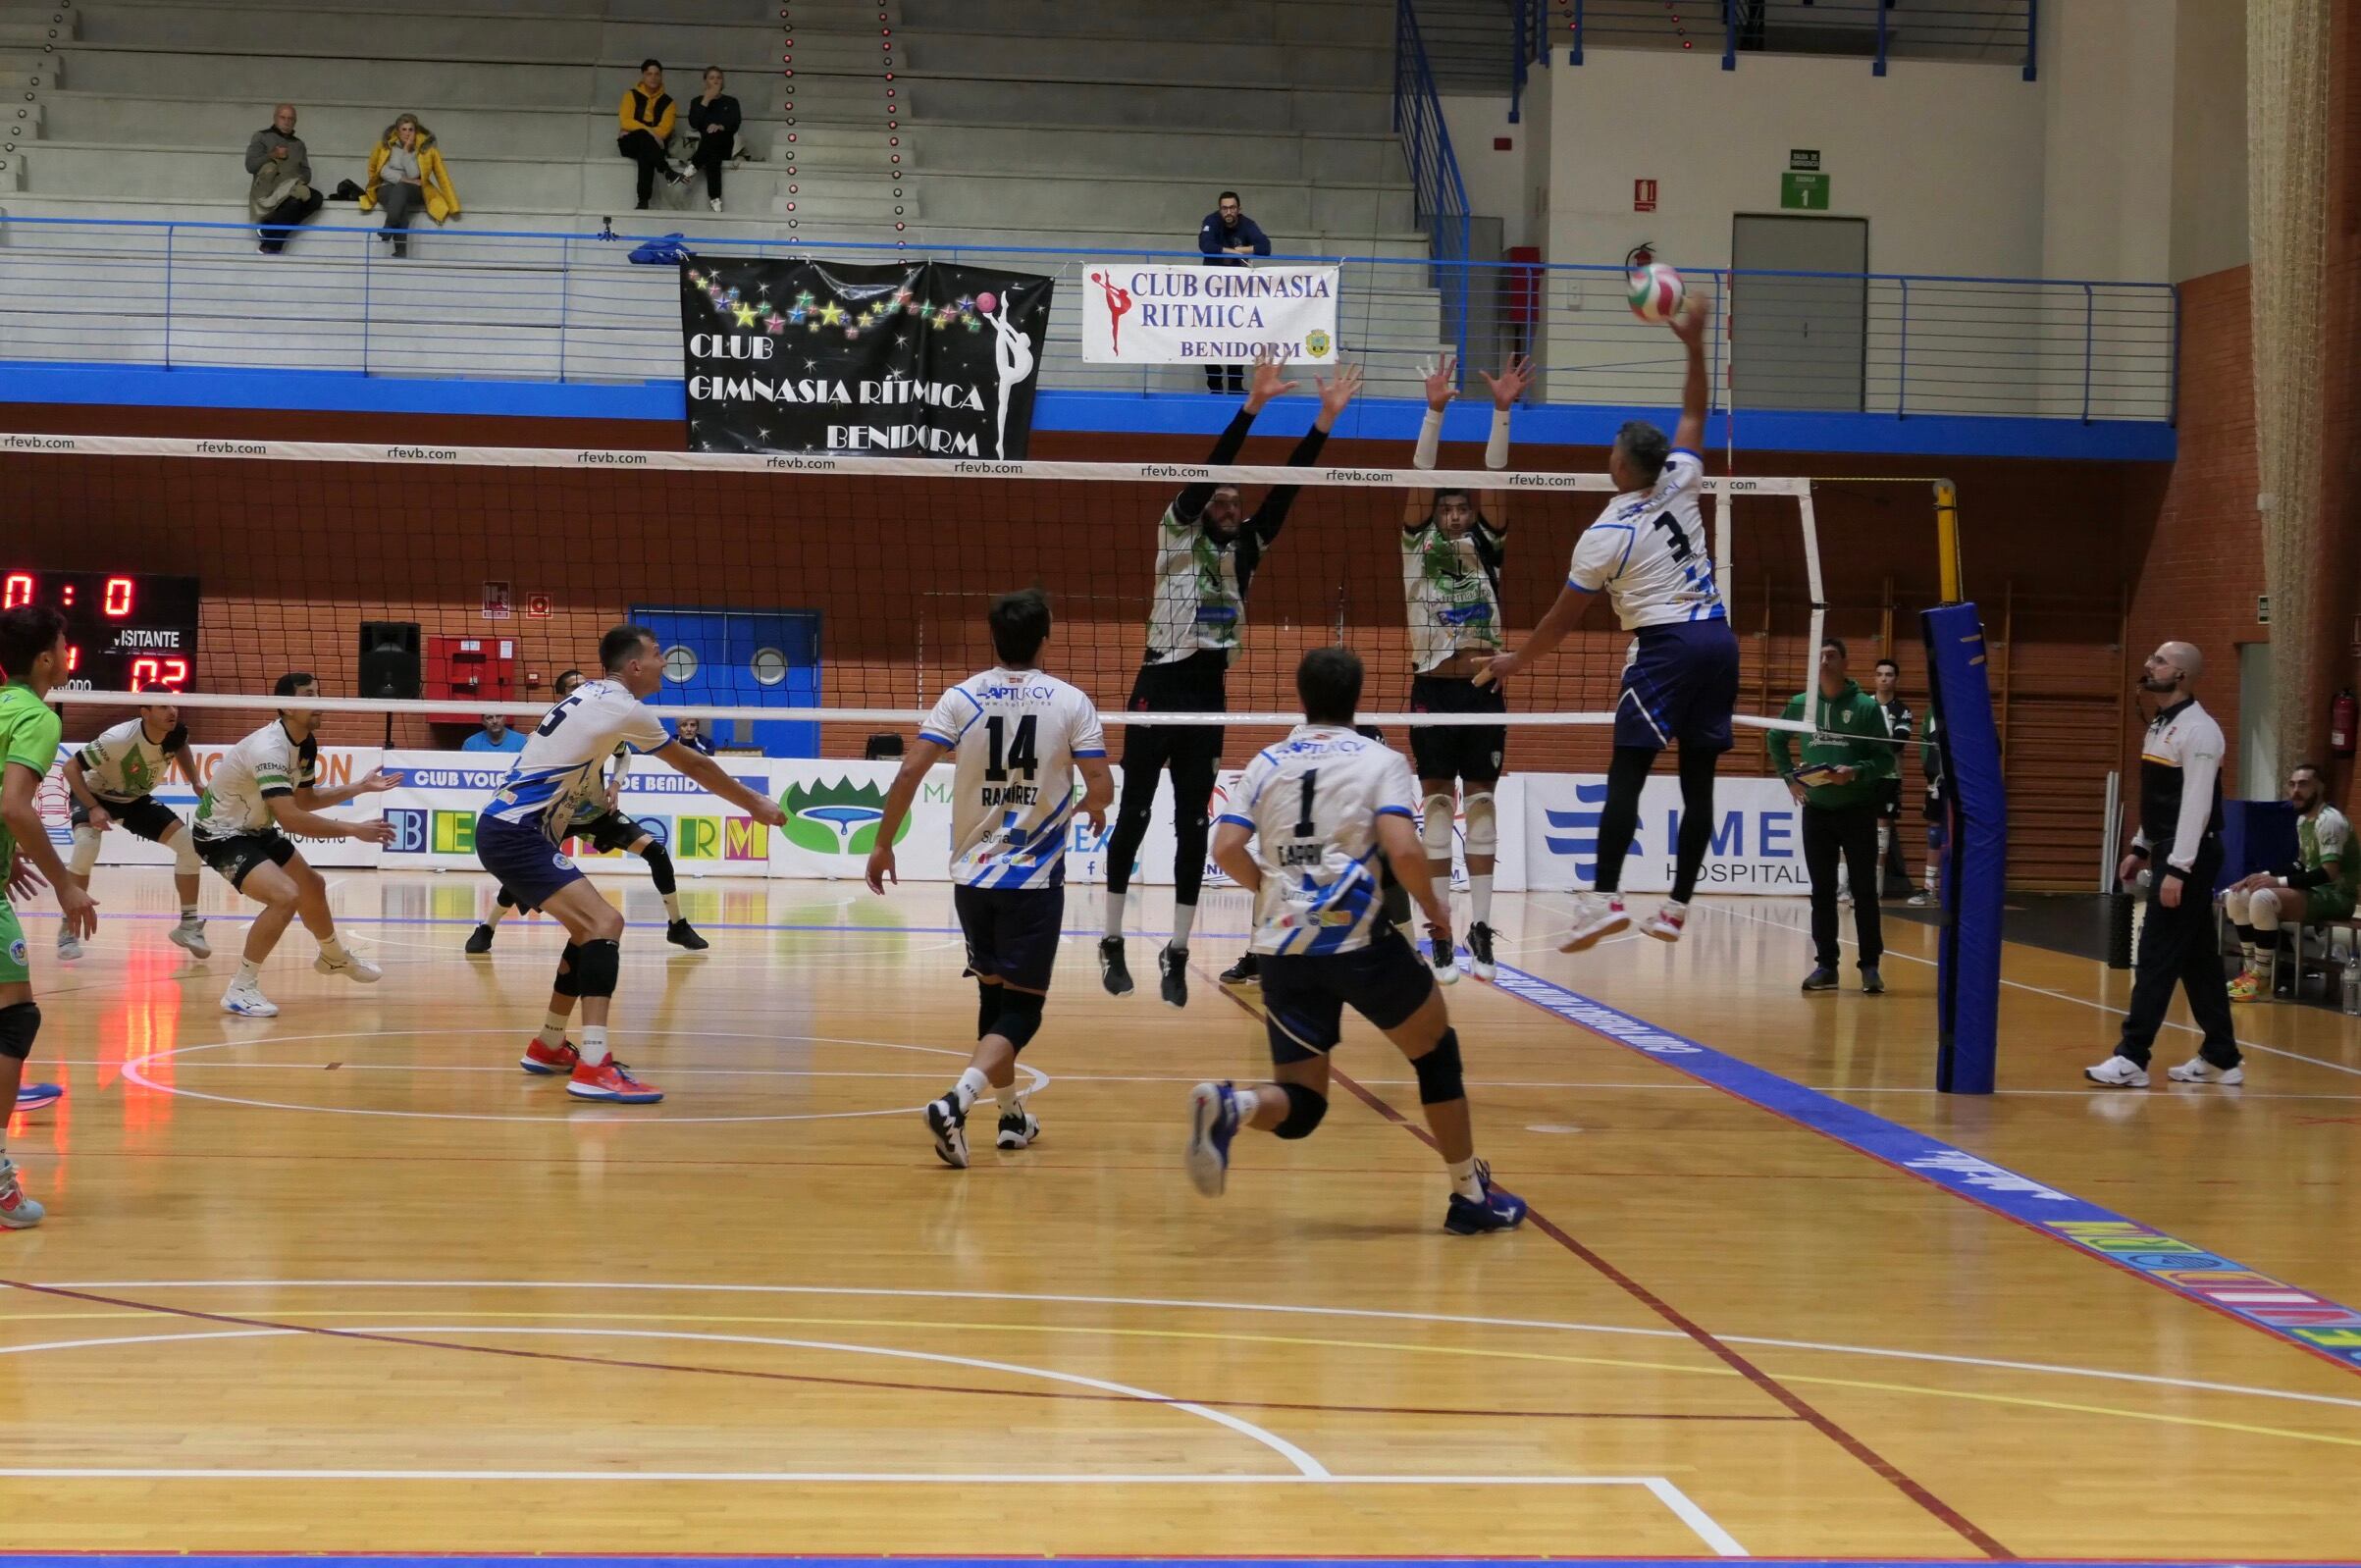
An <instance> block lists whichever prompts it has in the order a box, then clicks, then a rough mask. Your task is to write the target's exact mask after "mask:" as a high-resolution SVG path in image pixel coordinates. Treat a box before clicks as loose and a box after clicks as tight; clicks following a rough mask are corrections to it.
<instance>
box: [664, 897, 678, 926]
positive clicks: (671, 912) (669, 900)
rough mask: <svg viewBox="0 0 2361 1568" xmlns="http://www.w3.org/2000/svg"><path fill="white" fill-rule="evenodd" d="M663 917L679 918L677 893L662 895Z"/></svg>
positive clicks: (668, 918)
mask: <svg viewBox="0 0 2361 1568" xmlns="http://www.w3.org/2000/svg"><path fill="white" fill-rule="evenodd" d="M664 918H665V919H667V920H675V921H676V920H678V919H679V918H680V895H679V894H678V893H667V894H665V895H664Z"/></svg>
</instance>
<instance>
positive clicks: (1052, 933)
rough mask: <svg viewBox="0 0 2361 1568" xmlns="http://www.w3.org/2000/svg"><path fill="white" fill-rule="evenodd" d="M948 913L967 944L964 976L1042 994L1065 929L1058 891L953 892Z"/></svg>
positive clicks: (958, 889)
mask: <svg viewBox="0 0 2361 1568" xmlns="http://www.w3.org/2000/svg"><path fill="white" fill-rule="evenodd" d="M951 907H952V908H953V909H954V910H956V911H958V912H959V928H960V930H961V931H962V932H964V933H965V934H966V936H967V938H968V972H969V973H971V974H973V975H978V976H980V977H982V978H986V979H994V980H998V981H1000V982H1001V983H1002V984H1004V985H1013V986H1015V987H1016V988H1017V989H1018V990H1020V991H1038V992H1040V993H1042V994H1044V995H1046V994H1047V993H1048V991H1049V975H1050V971H1051V970H1052V969H1055V968H1056V967H1058V938H1059V936H1060V935H1061V934H1062V933H1063V932H1064V930H1065V928H1066V889H1065V888H1064V887H1062V886H1061V887H967V886H961V887H955V888H953V889H952V890H951Z"/></svg>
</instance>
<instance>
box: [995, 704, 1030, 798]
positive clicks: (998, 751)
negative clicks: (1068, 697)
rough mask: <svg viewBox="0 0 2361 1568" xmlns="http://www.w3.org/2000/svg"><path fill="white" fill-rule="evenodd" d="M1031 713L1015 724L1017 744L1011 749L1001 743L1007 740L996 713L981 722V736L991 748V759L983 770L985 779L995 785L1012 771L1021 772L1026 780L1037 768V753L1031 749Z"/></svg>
mask: <svg viewBox="0 0 2361 1568" xmlns="http://www.w3.org/2000/svg"><path fill="white" fill-rule="evenodd" d="M1034 718H1035V715H1034V714H1031V713H1027V714H1025V715H1024V716H1023V718H1021V719H1019V720H1018V721H1017V742H1016V744H1015V745H1014V746H1007V745H1005V744H1004V743H1005V741H1006V738H1007V737H1006V732H1005V731H1004V730H1003V729H1002V727H1001V725H1002V720H1001V717H1000V715H999V714H997V713H995V714H993V715H992V716H991V717H990V718H987V719H985V720H984V734H985V737H986V739H988V740H989V741H990V743H991V747H992V759H991V761H990V763H989V764H988V765H987V766H986V767H985V768H984V777H985V778H987V779H989V780H991V781H992V782H993V783H995V784H998V783H1001V782H1002V781H1004V780H1005V779H1007V778H1008V776H1009V774H1010V773H1012V772H1016V773H1023V775H1024V776H1025V777H1026V778H1031V777H1032V776H1033V771H1034V769H1036V768H1037V767H1039V766H1040V765H1041V758H1040V754H1039V753H1038V752H1037V751H1036V750H1035V749H1034V741H1033V721H1034Z"/></svg>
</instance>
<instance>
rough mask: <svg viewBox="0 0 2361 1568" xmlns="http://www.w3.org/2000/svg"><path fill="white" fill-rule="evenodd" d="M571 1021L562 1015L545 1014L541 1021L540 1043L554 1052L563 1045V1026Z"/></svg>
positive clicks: (568, 1017)
mask: <svg viewBox="0 0 2361 1568" xmlns="http://www.w3.org/2000/svg"><path fill="white" fill-rule="evenodd" d="M571 1021H572V1019H571V1017H570V1016H569V1015H567V1014H564V1013H545V1014H543V1015H542V1019H541V1043H542V1044H544V1045H546V1046H548V1047H549V1048H550V1049H551V1050H552V1051H554V1050H556V1049H557V1048H558V1047H559V1046H561V1045H563V1044H565V1026H566V1024H568V1023H569V1022H571Z"/></svg>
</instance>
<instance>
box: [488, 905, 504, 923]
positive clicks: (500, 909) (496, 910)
mask: <svg viewBox="0 0 2361 1568" xmlns="http://www.w3.org/2000/svg"><path fill="white" fill-rule="evenodd" d="M507 913H508V906H507V905H505V904H501V903H498V902H495V903H494V905H493V906H492V913H491V914H490V915H485V916H484V923H485V924H486V925H498V924H499V923H500V920H501V917H502V916H504V915H507Z"/></svg>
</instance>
